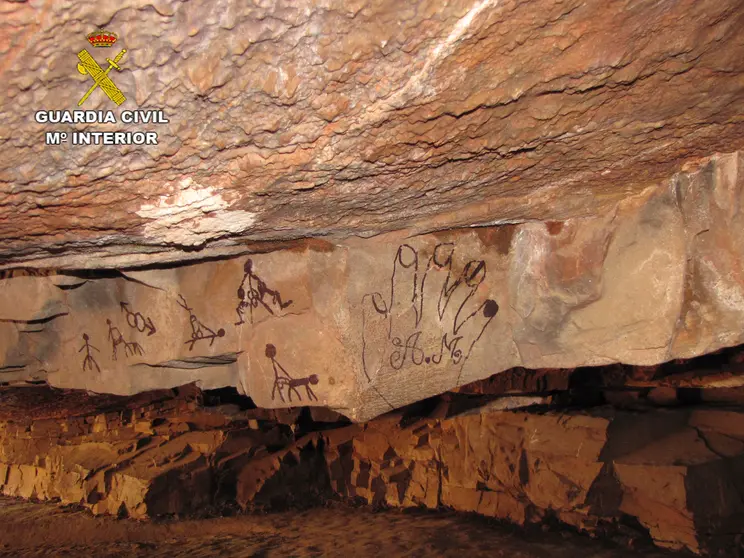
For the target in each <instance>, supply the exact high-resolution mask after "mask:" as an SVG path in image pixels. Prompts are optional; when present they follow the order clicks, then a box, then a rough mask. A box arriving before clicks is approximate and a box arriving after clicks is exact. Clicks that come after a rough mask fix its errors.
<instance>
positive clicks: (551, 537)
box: [0, 497, 687, 558]
mask: <svg viewBox="0 0 744 558" xmlns="http://www.w3.org/2000/svg"><path fill="white" fill-rule="evenodd" d="M0 525H2V526H3V528H2V529H0V556H2V557H11V556H12V557H28V556H54V557H57V556H76V557H77V556H89V557H92V558H95V557H99V556H100V557H103V556H106V557H118V556H128V557H129V556H142V557H145V556H147V557H158V556H163V557H166V556H167V557H177V556H188V557H189V558H199V557H207V556H210V557H211V556H220V557H249V556H254V557H274V556H276V557H278V556H282V557H286V556H298V557H299V556H356V557H362V556H388V557H398V556H410V557H413V556H426V557H430V556H443V557H446V556H453V557H455V556H456V557H457V558H461V556H469V557H470V556H489V557H499V556H504V557H510V558H533V557H535V558H538V557H540V558H542V557H546V558H547V557H550V558H563V557H565V558H574V557H576V556H582V557H583V558H625V557H629V556H639V555H643V556H650V557H658V558H672V557H677V556H687V555H686V554H684V555H683V554H677V553H669V552H664V551H660V550H654V549H649V548H648V547H646V546H645V545H644V546H643V547H642V548H639V549H637V550H629V549H627V548H621V547H619V546H614V545H612V546H611V545H610V543H607V542H600V541H596V540H592V539H589V538H588V537H584V536H581V535H577V534H574V533H570V532H565V531H564V532H535V533H529V534H528V533H527V532H523V531H518V530H515V529H511V528H509V527H506V526H501V525H495V524H492V523H488V522H486V521H483V520H480V519H477V518H471V517H467V516H463V515H458V514H454V513H448V512H442V513H431V512H414V513H410V512H409V513H404V512H400V511H385V512H372V511H370V510H366V509H351V508H348V507H344V506H338V507H335V506H334V507H329V508H319V509H313V510H307V511H288V512H278V513H271V514H265V515H240V516H234V517H219V518H213V519H197V520H180V521H165V522H151V521H135V520H130V519H114V518H112V517H106V516H98V517H96V516H93V515H91V514H90V513H88V512H87V511H84V510H81V509H78V508H76V507H71V506H64V507H63V506H59V505H55V504H53V503H36V502H28V501H22V500H17V499H13V498H6V497H0Z"/></svg>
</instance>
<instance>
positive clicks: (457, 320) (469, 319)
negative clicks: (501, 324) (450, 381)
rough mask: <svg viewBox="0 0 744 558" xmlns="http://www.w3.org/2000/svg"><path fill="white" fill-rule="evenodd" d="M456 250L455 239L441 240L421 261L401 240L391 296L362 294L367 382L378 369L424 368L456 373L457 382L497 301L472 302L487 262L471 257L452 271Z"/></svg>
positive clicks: (374, 376) (364, 358) (493, 312)
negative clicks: (457, 271) (425, 258)
mask: <svg viewBox="0 0 744 558" xmlns="http://www.w3.org/2000/svg"><path fill="white" fill-rule="evenodd" d="M454 254H455V245H454V244H453V243H441V244H438V245H437V246H436V247H435V248H434V252H433V254H432V255H431V257H429V258H428V260H424V261H421V255H420V254H419V252H418V251H417V250H416V249H415V248H413V247H412V246H410V245H408V244H403V245H401V246H400V247H399V248H398V251H397V253H396V254H395V258H394V260H393V272H392V274H391V276H390V291H389V296H383V295H382V294H381V293H379V292H373V293H368V294H366V295H364V297H363V299H362V308H363V311H362V366H363V369H364V374H365V376H366V379H367V381H368V382H370V383H371V382H373V381H374V380H375V378H376V377H377V376H378V375H379V374H380V373H381V372H385V373H395V372H397V371H401V370H410V369H412V368H415V367H421V366H424V367H427V368H429V369H431V370H433V371H450V370H454V371H456V372H457V381H456V385H460V378H461V376H462V369H463V367H464V365H465V362H466V361H467V359H468V357H469V356H470V353H471V351H472V349H473V347H474V346H475V344H476V343H477V342H478V340H479V339H480V338H481V336H482V335H483V333H484V332H485V331H486V328H487V327H488V325H489V324H490V323H491V321H492V320H493V318H494V317H495V316H496V314H497V312H498V310H499V305H498V304H497V303H496V301H494V300H492V299H487V300H485V301H484V302H482V303H480V304H477V302H476V300H475V295H476V291H477V290H478V288H479V287H480V286H481V284H483V281H484V280H485V279H486V263H485V262H484V261H483V260H471V261H469V262H468V263H466V264H465V266H464V267H463V268H462V270H461V271H460V272H459V273H456V272H455V270H454V269H453V256H454ZM386 294H387V293H386Z"/></svg>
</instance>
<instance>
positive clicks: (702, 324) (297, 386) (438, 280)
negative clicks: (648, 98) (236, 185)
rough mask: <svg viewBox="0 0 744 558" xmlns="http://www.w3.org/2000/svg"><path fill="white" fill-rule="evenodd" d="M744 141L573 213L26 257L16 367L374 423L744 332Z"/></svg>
mask: <svg viewBox="0 0 744 558" xmlns="http://www.w3.org/2000/svg"><path fill="white" fill-rule="evenodd" d="M741 169H744V155H742V154H741V153H733V154H729V155H719V156H716V157H714V158H713V159H711V160H709V161H707V162H704V163H701V165H700V166H699V167H698V168H696V169H691V170H689V171H688V172H685V173H679V174H677V175H675V176H674V178H673V179H672V180H670V181H669V182H668V183H667V185H666V187H665V188H664V189H659V188H650V189H647V190H645V191H644V192H642V193H640V194H638V195H635V196H633V197H630V198H628V199H626V200H624V201H622V202H620V203H618V204H617V205H616V206H615V208H614V209H613V210H612V211H609V212H607V213H603V214H600V215H597V216H594V217H584V218H576V219H569V220H566V221H562V222H550V223H548V224H544V223H537V222H535V223H524V224H520V225H511V226H501V227H487V228H476V229H459V230H452V231H446V232H439V233H431V234H426V235H419V236H415V237H407V236H404V235H402V234H400V233H390V234H388V235H385V236H381V237H377V238H375V239H367V240H361V239H355V240H346V241H344V242H339V243H337V244H331V243H327V242H321V241H317V240H316V241H308V242H304V243H297V244H296V245H295V246H293V247H292V248H289V249H285V250H274V251H269V252H266V253H260V254H251V255H249V256H244V257H241V258H232V259H222V260H216V261H209V262H203V263H199V264H194V265H185V266H178V267H164V268H159V267H157V268H144V269H143V268H134V269H124V270H121V271H116V272H98V273H94V272H87V273H80V272H64V273H55V272H53V271H50V272H44V273H41V272H34V273H30V274H29V273H25V274H24V273H13V272H8V273H7V274H6V276H5V279H3V280H0V284H1V285H2V288H0V330H2V337H0V358H1V359H2V361H0V380H2V379H3V378H7V380H6V381H11V380H17V379H34V380H38V381H41V380H47V381H48V382H49V383H51V384H52V385H55V386H61V387H69V388H85V389H89V390H93V391H97V392H110V393H119V394H132V393H136V392H139V391H144V390H148V389H158V388H170V387H173V386H177V385H181V384H183V383H184V382H190V381H195V380H199V381H201V382H202V385H203V387H205V388H215V387H220V386H239V387H240V389H241V390H242V391H243V392H244V393H246V394H248V395H250V396H251V397H252V398H253V399H254V401H256V403H257V404H259V405H260V406H262V407H286V406H292V405H300V404H302V405H306V404H310V405H321V406H327V407H330V408H332V409H335V410H337V411H339V412H342V413H343V414H345V415H347V416H349V417H351V418H352V419H354V420H360V421H362V420H367V419H369V418H372V417H374V416H377V415H379V414H380V413H383V412H387V411H389V410H391V409H395V408H398V407H401V406H403V405H406V404H408V403H411V402H414V401H417V400H421V399H424V398H426V397H430V396H433V395H437V394H440V393H443V392H445V391H447V390H451V389H454V388H457V387H459V386H462V385H465V384H467V383H470V382H473V381H475V380H480V379H483V378H487V377H489V376H491V375H492V374H494V373H496V372H499V371H502V370H506V369H510V368H513V367H515V366H521V367H525V368H535V369H540V368H574V367H577V366H599V365H609V364H613V363H625V364H634V365H656V364H659V363H662V362H666V361H669V360H672V359H679V358H690V357H694V356H697V355H701V354H705V353H710V352H713V351H716V350H718V349H721V348H723V347H730V346H734V345H738V344H742V343H744V331H743V330H742V327H741V324H742V323H744V222H743V221H744V217H743V214H742V213H741V211H740V207H741V204H742V199H743V196H744V172H743V171H742V170H741Z"/></svg>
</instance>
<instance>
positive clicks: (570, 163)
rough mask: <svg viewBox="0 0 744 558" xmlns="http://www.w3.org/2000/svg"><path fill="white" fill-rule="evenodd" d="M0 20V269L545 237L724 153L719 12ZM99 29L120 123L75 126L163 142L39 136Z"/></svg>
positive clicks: (24, 11) (212, 10)
mask: <svg viewBox="0 0 744 558" xmlns="http://www.w3.org/2000/svg"><path fill="white" fill-rule="evenodd" d="M0 13H1V14H2V18H1V19H2V30H1V31H0V52H1V53H2V59H3V61H2V64H0V82H1V83H3V94H2V95H0V129H2V146H3V148H2V150H0V241H1V242H0V258H1V259H2V262H3V263H4V265H6V266H7V265H16V264H17V263H19V262H21V261H25V262H27V263H30V264H32V265H34V266H37V267H40V266H46V267H54V266H55V265H57V266H58V265H65V266H69V267H78V268H89V267H108V268H112V267H117V266H122V265H125V264H127V263H129V264H131V263H135V262H139V263H144V262H148V263H152V262H154V261H180V260H184V259H189V258H194V257H204V256H205V255H218V254H226V253H235V252H241V251H244V250H245V249H246V242H249V243H253V245H254V246H256V245H257V244H256V243H258V242H259V241H266V240H286V239H294V238H300V237H307V236H325V237H327V238H329V239H340V238H346V237H348V236H350V235H361V236H370V235H373V234H376V233H381V232H387V231H393V230H402V229H409V230H412V231H414V232H416V233H422V232H427V231H433V230H439V229H445V228H452V227H457V226H470V225H489V224H498V223H512V222H525V221H533V220H538V221H548V220H557V221H563V220H566V219H571V218H576V217H582V216H588V215H596V214H599V213H602V212H606V211H608V210H611V209H612V207H614V205H615V203H616V202H617V201H619V200H621V199H625V198H627V197H628V196H629V195H633V194H640V193H641V192H642V191H644V189H645V188H647V187H650V186H654V185H657V184H658V183H659V182H660V181H664V180H665V179H667V178H668V177H669V176H670V175H671V174H673V173H674V172H675V171H676V170H677V168H678V167H679V166H680V165H681V164H682V163H684V162H685V161H687V160H691V159H698V158H700V157H709V156H711V155H713V154H715V153H716V152H732V151H734V150H737V149H740V148H742V146H744V139H743V138H744V133H742V132H743V131H744V122H743V121H742V113H741V103H742V100H743V99H744V81H743V80H742V76H743V75H744V35H743V34H742V33H741V28H742V25H743V22H744V8H743V7H742V4H741V2H740V1H739V0H681V1H676V2H657V3H652V2H637V1H634V0H623V1H619V2H604V1H602V0H590V1H585V0H566V1H561V2H556V1H554V0H538V1H537V2H529V3H525V2H521V1H518V0H456V1H452V2H446V3H442V2H439V1H437V0H417V1H413V2H406V3H405V4H402V3H400V2H391V1H388V0H364V1H354V2H348V1H345V0H344V1H340V0H324V1H322V2H316V1H314V0H313V1H309V0H300V1H295V0H293V1H291V2H286V1H279V2H255V3H251V4H243V3H233V2H226V3H225V2H223V3H218V4H215V3H214V2H209V1H206V0H199V1H194V2H186V3H184V2H177V1H175V0H173V1H171V0H156V1H152V2H147V1H145V2H132V1H129V0H127V1H123V2H122V1H116V2H115V1H111V0H102V1H100V2H95V3H90V2H66V3H60V2H55V3H40V2H35V1H30V2H5V3H3V5H2V7H0ZM101 27H104V28H105V29H107V30H110V31H113V32H115V33H117V34H118V35H119V41H118V42H117V44H116V45H115V46H114V47H112V48H111V49H106V50H107V51H111V52H112V53H113V52H115V51H117V50H118V49H120V48H124V49H126V50H127V52H126V54H125V56H124V58H123V59H122V60H121V61H120V67H121V71H116V70H114V71H112V73H111V74H110V76H111V77H112V79H113V80H114V83H115V85H116V86H117V87H119V88H120V89H121V91H122V94H123V95H125V97H126V101H125V103H124V104H122V105H121V106H120V107H116V106H115V105H114V104H113V103H111V102H110V101H109V99H108V98H107V97H106V96H105V95H104V94H103V92H102V91H100V90H98V91H94V92H93V93H92V94H91V96H90V97H89V98H88V100H86V101H85V104H84V105H83V107H82V108H84V109H90V110H108V109H112V110H113V111H114V112H115V113H116V115H117V117H119V118H120V117H121V113H122V112H123V111H124V110H164V111H165V114H166V117H167V119H168V123H167V124H159V125H154V124H142V123H140V124H122V123H121V122H118V123H117V124H95V125H88V124H59V125H50V124H43V123H38V122H37V121H36V120H35V113H36V112H37V111H39V110H72V109H76V108H77V102H78V100H79V99H80V98H81V97H82V96H83V94H84V93H85V91H86V89H88V87H89V86H90V84H91V83H92V82H91V81H90V78H89V76H87V75H81V74H80V73H79V72H78V71H77V70H76V65H77V63H78V58H77V56H76V55H77V53H78V52H79V51H80V50H81V49H82V48H85V47H88V48H89V49H90V50H91V51H93V54H94V55H95V56H94V58H95V59H96V60H97V61H98V63H101V64H103V65H104V67H105V66H106V63H105V61H104V60H105V59H104V56H103V55H102V54H101V53H100V52H98V51H99V50H102V49H93V48H91V47H90V45H89V44H88V43H87V41H86V38H85V37H86V35H87V34H88V33H91V32H92V31H95V30H97V29H99V28H101ZM107 53H108V52H107ZM111 56H113V54H111ZM55 130H56V131H60V132H67V133H71V132H73V131H129V132H132V131H155V132H157V133H158V143H157V145H140V146H137V145H133V146H122V145H89V146H80V145H77V146H75V145H71V143H70V142H67V143H63V144H60V145H56V146H55V145H45V143H44V138H45V134H46V132H47V131H55ZM670 226H671V224H670ZM533 234H534V233H533ZM533 240H534V241H537V239H533ZM701 240H702V239H701ZM196 249H202V250H201V251H199V250H196ZM195 250H196V251H195ZM701 273H705V271H703V270H701ZM663 319H664V318H663V316H660V320H663ZM525 335H529V334H528V333H525Z"/></svg>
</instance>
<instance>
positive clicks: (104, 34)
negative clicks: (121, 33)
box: [85, 29, 119, 47]
mask: <svg viewBox="0 0 744 558" xmlns="http://www.w3.org/2000/svg"><path fill="white" fill-rule="evenodd" d="M85 38H86V39H88V42H89V43H90V44H92V45H93V46H94V47H110V46H111V45H113V44H114V43H115V42H116V40H117V39H118V38H119V37H118V36H117V35H116V33H112V32H111V31H104V30H103V29H99V30H98V31H93V33H88V34H87V35H86V36H85Z"/></svg>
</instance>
